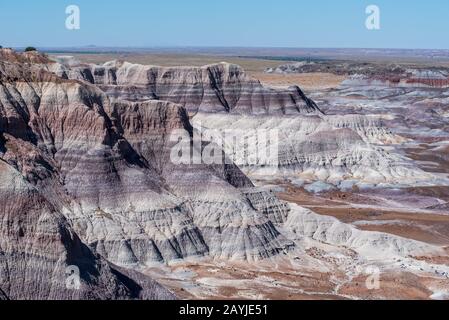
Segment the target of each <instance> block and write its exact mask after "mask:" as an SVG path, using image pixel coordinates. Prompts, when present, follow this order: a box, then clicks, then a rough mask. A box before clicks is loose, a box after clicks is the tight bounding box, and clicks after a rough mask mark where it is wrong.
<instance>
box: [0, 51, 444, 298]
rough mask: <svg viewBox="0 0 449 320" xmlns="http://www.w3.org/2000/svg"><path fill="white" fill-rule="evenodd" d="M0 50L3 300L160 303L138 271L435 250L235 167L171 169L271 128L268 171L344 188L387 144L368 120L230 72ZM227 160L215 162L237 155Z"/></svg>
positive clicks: (159, 294) (164, 294) (158, 291)
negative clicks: (312, 205) (79, 62)
mask: <svg viewBox="0 0 449 320" xmlns="http://www.w3.org/2000/svg"><path fill="white" fill-rule="evenodd" d="M0 52H1V54H0V176H1V180H0V201H1V203H2V204H5V205H4V206H2V208H1V209H0V233H1V234H2V237H1V238H0V239H1V240H0V253H1V254H0V275H1V277H0V294H1V296H6V297H8V298H12V299H30V298H36V299H56V298H58V299H59V298H62V299H69V298H70V299H71V298H75V299H91V298H98V299H118V298H123V299H126V298H142V299H157V298H173V294H172V293H170V292H169V291H167V290H166V289H165V288H163V287H161V286H160V285H159V284H157V283H156V282H154V281H153V280H151V279H150V278H148V277H146V276H144V275H143V274H140V273H138V272H137V271H135V270H144V269H145V268H148V267H151V266H154V265H157V266H161V265H162V264H167V265H169V264H172V263H175V262H179V261H188V260H192V259H193V260H196V261H200V259H198V258H208V259H211V260H212V261H224V262H229V261H240V262H242V261H243V262H245V263H248V264H251V263H254V262H256V264H257V263H258V262H259V261H262V260H264V261H274V262H275V261H279V260H278V259H280V258H283V259H293V258H291V257H295V256H301V255H305V254H306V253H305V251H304V247H303V246H304V242H307V241H322V242H326V243H328V244H329V245H330V246H332V248H337V247H338V248H339V247H346V246H348V247H351V248H352V249H354V250H359V249H360V250H359V251H360V252H359V254H360V255H361V256H362V257H363V258H366V259H369V258H370V255H369V254H374V255H376V254H381V253H382V252H383V251H384V250H386V249H388V250H390V251H391V252H390V253H391V255H392V256H397V255H398V256H401V257H403V256H406V255H409V254H412V253H416V254H422V255H425V254H429V255H430V254H436V253H437V254H439V253H440V251H439V248H436V247H433V246H427V245H425V244H422V243H419V242H415V241H410V240H408V239H404V238H398V237H393V236H387V235H385V234H382V233H375V234H374V233H370V232H367V233H364V232H363V233H362V232H360V233H359V232H358V231H357V230H356V229H355V228H353V227H351V226H348V225H346V224H341V223H338V221H329V220H328V219H324V218H321V217H319V216H317V215H315V214H313V213H309V212H304V211H302V210H303V209H302V208H297V207H295V206H292V205H290V204H288V203H285V202H283V201H280V200H279V199H278V198H277V197H276V196H275V195H274V194H273V193H271V192H268V191H266V189H262V188H256V187H255V186H254V185H253V183H252V181H251V180H250V179H249V178H248V177H247V176H246V175H245V174H244V173H243V172H242V170H241V169H244V170H245V171H251V170H249V169H251V168H246V167H245V166H244V165H242V164H240V163H238V161H237V163H235V162H233V161H226V162H219V163H215V164H207V163H205V162H199V163H190V162H189V163H175V162H174V161H173V150H176V147H178V148H179V147H180V148H181V149H182V150H184V148H185V149H186V150H189V151H188V153H189V156H190V153H192V154H201V153H202V152H204V150H207V148H208V147H210V146H214V141H213V140H212V141H203V142H201V143H199V144H198V143H196V142H195V141H194V137H195V135H196V134H198V131H200V130H202V129H203V127H207V128H210V129H212V128H213V129H219V130H224V129H225V128H230V129H233V126H235V129H236V128H238V127H240V128H243V130H245V132H246V133H247V134H251V129H256V128H266V129H270V130H271V129H275V128H277V129H281V134H284V135H285V138H284V137H282V138H283V139H282V143H283V146H282V148H281V149H280V150H281V151H282V153H281V154H280V156H279V159H280V160H281V162H280V164H279V163H277V162H276V163H275V164H274V166H273V167H274V168H275V169H276V170H279V169H281V170H285V172H287V171H289V172H290V173H293V174H296V173H297V172H298V171H302V172H305V173H306V174H307V168H310V167H312V168H313V170H315V171H314V174H317V173H323V170H328V169H329V168H330V169H329V170H331V169H332V170H334V171H335V170H337V173H338V174H340V175H343V174H347V172H348V171H347V170H346V168H347V167H350V168H351V170H354V168H362V167H366V166H370V165H371V163H370V162H360V159H359V157H363V156H366V155H365V154H363V152H362V151H363V150H362V149H363V148H364V147H366V146H368V147H370V148H371V149H370V152H378V153H382V152H381V151H376V150H375V149H374V147H373V146H370V143H372V141H373V140H379V141H380V140H382V139H394V137H393V136H392V135H391V134H390V133H389V132H388V131H387V130H383V129H381V128H380V127H381V126H380V125H379V123H378V122H376V121H372V120H371V119H368V118H364V117H352V118H344V119H340V118H331V117H326V116H323V115H322V114H321V112H320V111H319V109H318V108H317V107H316V105H315V104H314V103H313V102H312V101H311V100H310V99H308V98H306V97H305V96H304V95H303V94H302V92H301V91H300V90H299V89H298V88H293V89H288V90H287V91H285V90H284V91H283V90H278V89H270V88H265V87H262V86H261V85H260V83H258V82H257V81H255V80H251V79H249V78H248V77H247V76H245V75H244V74H243V73H242V70H241V69H239V68H238V67H236V66H232V65H227V64H219V65H214V66H206V67H203V68H171V69H170V68H168V69H164V68H160V67H145V66H136V65H130V64H127V63H119V64H117V63H114V64H106V65H105V66H102V67H99V68H98V70H97V69H96V68H97V67H95V66H92V65H89V66H74V67H71V66H67V65H63V64H59V63H54V62H50V61H47V60H46V58H45V57H41V56H39V55H38V54H35V55H36V56H34V55H33V56H32V58H30V57H28V56H22V55H20V54H16V53H14V52H11V51H1V50H0ZM50 70H51V71H53V72H50ZM95 70H97V71H95ZM68 78H70V79H68ZM151 79H152V80H151ZM135 87H136V88H137V89H135ZM292 90H293V91H292ZM292 92H293V93H292ZM128 94H129V95H128ZM149 97H151V98H152V99H148V98H149ZM162 98H164V99H167V100H169V101H164V100H163V99H162ZM176 102H179V103H176ZM195 106H196V107H195ZM198 106H199V107H198ZM189 111H190V113H189ZM304 113H305V114H304ZM193 115H195V117H194V118H193V120H192V119H190V117H192V116H193ZM199 121H201V123H198V122H199ZM173 133H178V134H181V136H182V139H181V140H178V139H173ZM251 150H252V149H249V151H250V152H252V151H251ZM224 151H225V152H224V153H223V150H220V152H219V153H218V155H219V156H220V157H221V158H226V159H229V157H231V158H235V157H234V154H232V153H226V150H224ZM253 151H254V150H253ZM354 154H355V155H354ZM376 156H378V155H377V154H376ZM277 157H278V154H276V155H275V158H277ZM385 157H386V158H387V159H391V158H388V157H387V155H385ZM336 159H337V160H336ZM342 159H344V160H345V161H346V163H342V162H341V161H342ZM373 159H374V160H373V162H372V163H376V161H377V160H378V158H376V157H374V158H373ZM237 160H238V157H237ZM274 160H276V159H274ZM351 161H352V162H351ZM334 162H338V165H337V164H335V163H334ZM388 164H389V165H390V167H392V168H394V166H393V165H392V164H391V163H388ZM357 165H358V167H357ZM343 168H344V169H345V170H346V171H345V170H343ZM270 169H272V168H270V166H268V168H266V167H265V168H263V167H259V166H256V168H255V170H256V171H257V172H258V173H259V174H260V173H261V172H264V170H270ZM405 170H406V169H405ZM392 171H393V170H392ZM349 172H352V174H354V172H353V171H349ZM265 173H266V172H265ZM287 173H288V172H287ZM324 173H326V172H324ZM393 173H395V172H394V171H393ZM329 176H330V175H329ZM336 176H337V178H338V179H340V178H341V177H340V176H338V175H336ZM274 177H276V176H274ZM319 178H320V179H328V177H319ZM337 178H336V180H338V179H337ZM308 221H309V222H310V221H312V224H313V225H314V227H313V228H312V229H313V230H312V229H311V228H310V226H309V225H307V224H308V223H309V222H308ZM366 248H367V250H364V249H366ZM401 248H405V249H401ZM368 249H369V250H368ZM368 253H369V254H368ZM320 263H321V262H318V264H320ZM69 266H77V267H78V268H79V270H80V273H81V289H80V290H77V291H76V292H73V291H71V290H68V289H67V288H66V286H65V284H66V282H65V281H66V280H67V274H66V273H65V272H66V269H67V267H69ZM161 268H162V267H161Z"/></svg>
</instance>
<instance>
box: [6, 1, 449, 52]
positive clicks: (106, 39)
mask: <svg viewBox="0 0 449 320" xmlns="http://www.w3.org/2000/svg"><path fill="white" fill-rule="evenodd" d="M71 4H75V5H78V6H79V8H80V11H81V29H80V30H72V31H69V30H67V29H66V28H65V20H66V14H65V8H66V7H67V6H68V5H71ZM370 4H375V5H377V6H379V8H380V14H381V17H380V18H381V29H380V30H371V31H370V30H367V29H366V27H365V20H366V17H367V15H366V14H365V8H366V7H367V6H368V5H370ZM448 31H449V1H448V0H422V1H415V0H413V1H411V0H408V1H407V0H371V1H365V0H207V1H206V0H157V1H156V0H121V1H117V0H115V1H114V0H90V1H88V0H70V1H66V0H0V45H3V46H9V47H18V46H27V45H33V46H38V47H49V46H87V45H97V46H119V47H126V46H131V47H152V46H245V47H344V48H349V47H362V48H435V49H449V35H448Z"/></svg>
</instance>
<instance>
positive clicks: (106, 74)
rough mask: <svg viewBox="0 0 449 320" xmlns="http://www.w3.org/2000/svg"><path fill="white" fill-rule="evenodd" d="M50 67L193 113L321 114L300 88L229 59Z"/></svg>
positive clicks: (116, 92)
mask: <svg viewBox="0 0 449 320" xmlns="http://www.w3.org/2000/svg"><path fill="white" fill-rule="evenodd" d="M50 70H51V71H53V72H55V73H56V74H57V75H58V76H60V77H62V78H68V79H79V80H84V81H88V82H90V83H92V84H95V85H97V86H98V87H99V88H101V89H102V90H104V91H105V92H106V93H107V94H108V95H109V96H112V97H115V98H120V99H125V100H130V101H144V100H148V99H153V100H154V99H157V100H165V101H171V102H174V103H177V104H181V105H182V106H183V107H184V108H186V110H187V111H188V112H189V113H190V114H195V113H197V112H224V113H239V114H308V113H320V111H319V109H318V106H317V105H316V104H315V103H314V102H313V101H312V100H310V99H309V98H307V97H306V96H305V95H304V93H303V92H302V91H301V89H299V88H298V87H296V86H293V87H289V88H284V89H279V88H276V89H275V88H269V87H264V86H262V84H261V83H260V82H259V81H258V80H255V79H252V78H251V77H249V76H248V75H247V74H245V72H244V71H243V69H242V68H240V67H239V66H237V65H233V64H228V63H224V62H223V63H219V64H213V65H207V66H204V67H159V66H144V65H138V64H131V63H128V62H119V61H112V62H109V63H105V64H104V65H102V66H96V65H81V66H78V67H76V66H70V67H68V66H67V65H62V64H52V65H50Z"/></svg>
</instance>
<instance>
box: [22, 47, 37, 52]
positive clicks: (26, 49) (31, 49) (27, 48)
mask: <svg viewBox="0 0 449 320" xmlns="http://www.w3.org/2000/svg"><path fill="white" fill-rule="evenodd" d="M30 51H37V49H36V48H35V47H26V48H25V52H30Z"/></svg>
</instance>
